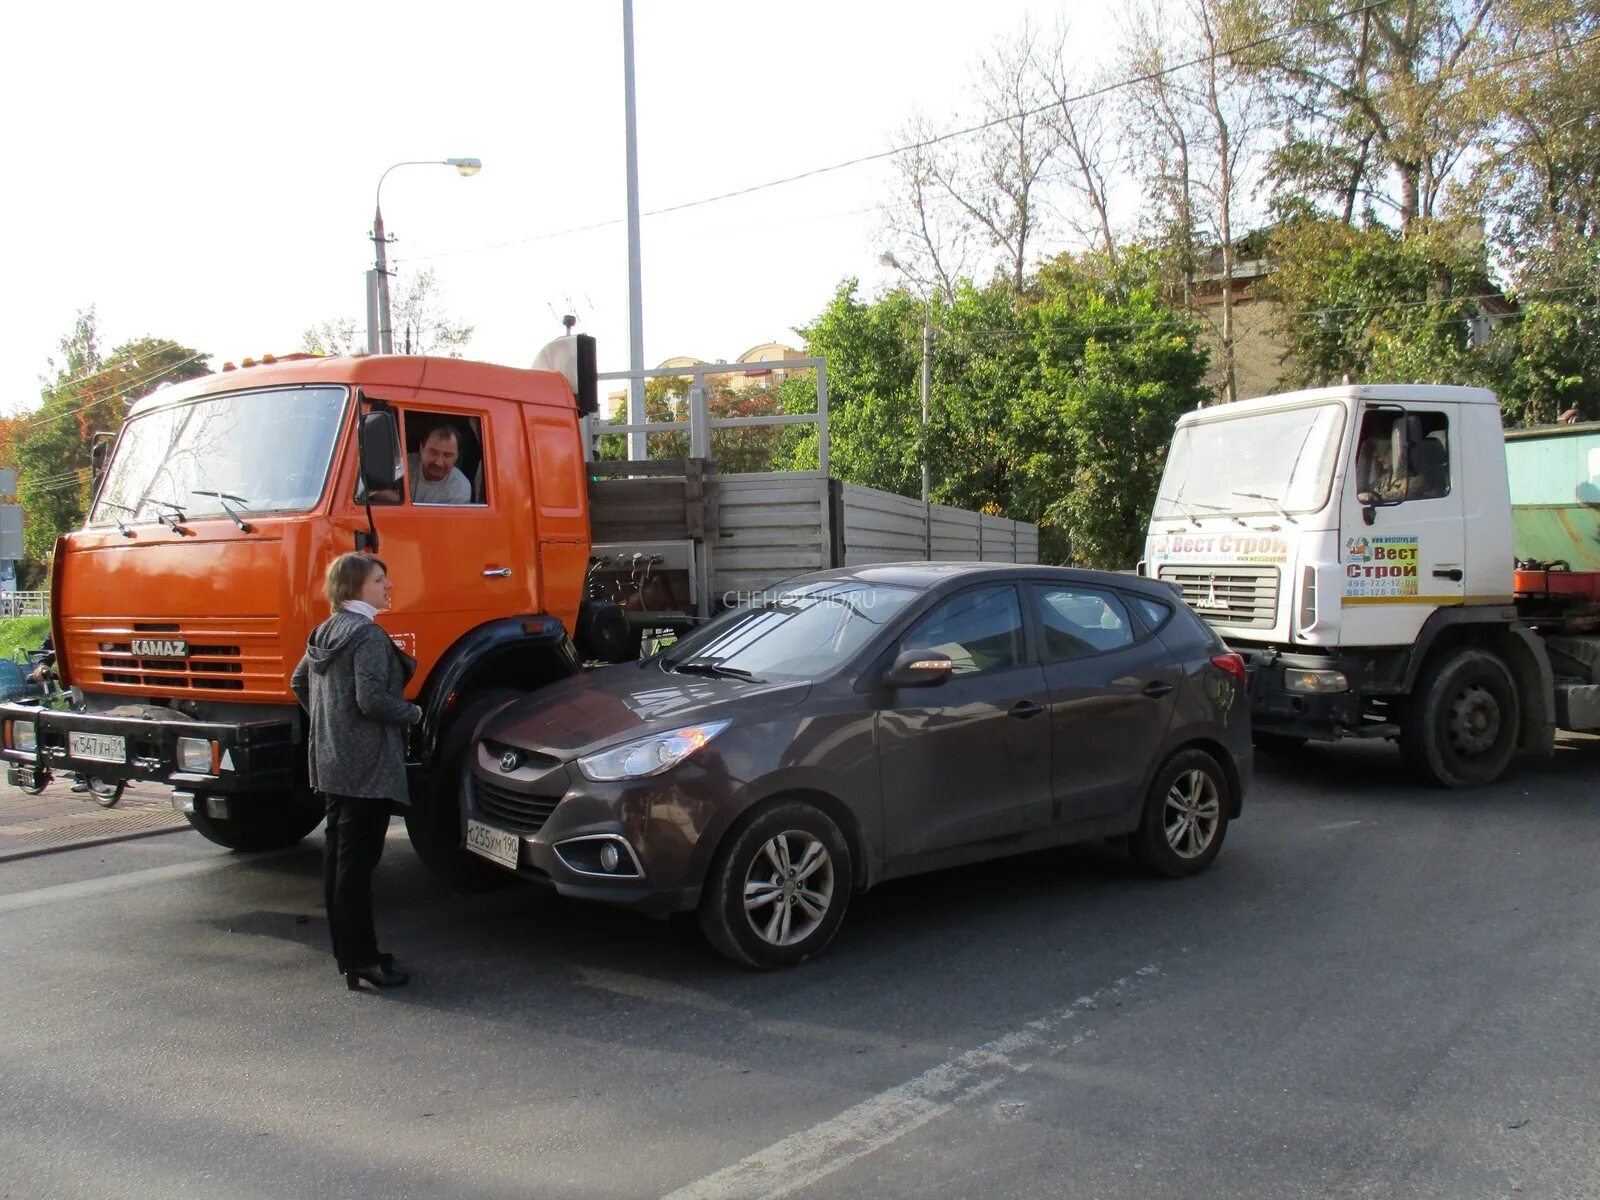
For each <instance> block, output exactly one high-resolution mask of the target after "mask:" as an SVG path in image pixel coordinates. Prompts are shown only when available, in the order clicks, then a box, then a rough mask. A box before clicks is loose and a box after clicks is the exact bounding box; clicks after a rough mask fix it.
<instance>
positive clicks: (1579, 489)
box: [1506, 425, 1600, 571]
mask: <svg viewBox="0 0 1600 1200" xmlns="http://www.w3.org/2000/svg"><path fill="white" fill-rule="evenodd" d="M1506 474H1507V477H1508V478H1509V480H1510V484H1511V518H1512V523H1513V527H1514V530H1515V538H1516V543H1515V544H1516V554H1517V558H1518V559H1519V560H1523V559H1537V560H1538V561H1540V562H1554V561H1556V560H1561V561H1564V562H1566V563H1567V564H1568V565H1570V566H1571V568H1572V569H1573V570H1574V571H1600V425H1554V426H1548V427H1544V428H1539V429H1512V430H1507V431H1506Z"/></svg>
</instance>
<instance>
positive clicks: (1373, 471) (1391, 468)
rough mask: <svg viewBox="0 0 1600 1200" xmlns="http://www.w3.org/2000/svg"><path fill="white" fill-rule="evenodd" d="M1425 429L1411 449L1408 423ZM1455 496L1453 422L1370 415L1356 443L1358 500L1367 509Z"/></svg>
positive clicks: (1435, 416) (1434, 415)
mask: <svg viewBox="0 0 1600 1200" xmlns="http://www.w3.org/2000/svg"><path fill="white" fill-rule="evenodd" d="M1407 416H1413V417H1416V418H1418V419H1419V421H1420V423H1421V433H1422V436H1421V438H1420V439H1419V440H1418V441H1417V442H1416V443H1415V444H1414V445H1412V446H1407V444H1406V438H1405V423H1404V418H1405V417H1407ZM1449 494H1450V436H1449V421H1448V419H1447V418H1446V417H1445V415H1444V413H1440V412H1417V413H1400V412H1395V411H1391V410H1387V409H1377V410H1373V411H1370V412H1368V413H1367V414H1366V416H1365V417H1363V418H1362V421H1361V436H1360V437H1359V438H1357V439H1356V498H1357V499H1358V500H1360V501H1361V503H1363V504H1403V503H1405V502H1406V501H1409V500H1438V499H1441V498H1443V497H1445V496H1448V495H1449Z"/></svg>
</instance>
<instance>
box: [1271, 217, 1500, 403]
mask: <svg viewBox="0 0 1600 1200" xmlns="http://www.w3.org/2000/svg"><path fill="white" fill-rule="evenodd" d="M1271 253H1272V257H1273V259H1274V261H1275V262H1276V264H1277V269H1276V270H1275V272H1274V274H1273V277H1272V281H1271V289H1270V290H1271V293H1272V295H1273V296H1274V298H1276V299H1277V300H1278V302H1279V303H1280V305H1281V306H1282V316H1281V323H1280V334H1281V337H1282V339H1283V343H1284V345H1285V347H1286V348H1287V351H1288V354H1287V361H1286V381H1287V382H1289V383H1291V384H1298V385H1316V384H1326V383H1336V382H1338V381H1339V380H1340V379H1341V378H1343V377H1345V376H1349V377H1350V378H1352V379H1358V380H1371V379H1381V380H1384V381H1386V382H1395V383H1477V384H1483V385H1488V386H1492V385H1493V384H1494V383H1495V382H1496V380H1495V375H1496V367H1495V357H1494V356H1493V355H1491V354H1490V353H1489V352H1487V351H1486V350H1485V348H1484V347H1483V346H1481V345H1474V344H1473V340H1472V330H1473V328H1474V323H1475V322H1480V321H1481V320H1482V316H1483V304H1484V298H1485V297H1486V296H1494V295H1498V289H1497V288H1495V286H1494V284H1493V282H1492V280H1491V279H1490V278H1489V272H1488V262H1487V252H1486V249H1485V247H1484V245H1483V243H1482V241H1481V240H1480V239H1479V238H1478V237H1477V236H1476V233H1475V231H1474V230H1473V228H1472V227H1471V226H1470V225H1466V226H1462V225H1456V226H1450V225H1444V224H1439V225H1436V226H1435V227H1433V228H1431V229H1427V230H1422V229H1420V228H1419V229H1414V230H1413V231H1412V232H1411V234H1410V235H1409V236H1406V235H1403V234H1401V233H1400V232H1399V231H1397V230H1393V229H1390V228H1388V227H1386V226H1383V225H1377V224H1373V225H1370V226H1368V227H1366V228H1358V227H1356V226H1352V225H1346V224H1345V223H1344V222H1343V221H1340V220H1336V219H1332V218H1317V217H1302V218H1298V219H1296V220H1292V221H1289V222H1286V223H1285V224H1283V225H1282V226H1280V227H1279V228H1278V229H1277V231H1276V232H1275V234H1274V237H1273V241H1272V251H1271Z"/></svg>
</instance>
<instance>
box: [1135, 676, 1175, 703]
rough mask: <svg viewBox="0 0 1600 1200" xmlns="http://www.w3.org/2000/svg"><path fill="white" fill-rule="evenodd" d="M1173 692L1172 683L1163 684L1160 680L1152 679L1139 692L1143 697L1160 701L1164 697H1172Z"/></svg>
mask: <svg viewBox="0 0 1600 1200" xmlns="http://www.w3.org/2000/svg"><path fill="white" fill-rule="evenodd" d="M1171 692H1172V685H1171V684H1170V683H1163V682H1162V681H1161V680H1159V679H1152V680H1151V681H1150V682H1149V683H1147V684H1145V685H1144V687H1143V688H1141V689H1140V690H1139V694H1140V695H1141V696H1148V697H1149V698H1150V699H1152V700H1159V699H1161V697H1163V696H1166V695H1170V694H1171Z"/></svg>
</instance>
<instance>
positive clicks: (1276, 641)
mask: <svg viewBox="0 0 1600 1200" xmlns="http://www.w3.org/2000/svg"><path fill="white" fill-rule="evenodd" d="M1515 540H1516V536H1515V532H1514V522H1513V508H1512V500H1511V496H1510V493H1509V485H1508V477H1507V468H1506V445H1505V439H1504V434H1503V431H1502V428H1501V423H1500V404H1499V401H1498V399H1497V398H1496V397H1495V395H1494V394H1493V393H1492V392H1489V391H1486V390H1484V389H1481V388H1468V387H1443V386H1412V385H1377V384H1363V385H1346V386H1341V387H1330V388H1319V389H1315V390H1310V391H1303V392H1291V393H1287V394H1284V395H1277V396H1267V397H1262V398H1260V399H1256V400H1246V401H1241V402H1238V403H1234V404H1227V405H1218V406H1215V407H1211V408H1206V409H1202V410H1199V411H1197V412H1192V413H1188V414H1185V415H1184V416H1183V417H1182V418H1181V419H1180V420H1179V422H1178V426H1177V430H1176V433H1175V435H1174V437H1173V442H1172V447H1171V450H1170V452H1169V455H1168V458H1167V464H1166V471H1165V474H1164V476H1163V479H1162V483H1161V488H1160V490H1159V493H1158V497H1157V499H1156V502H1155V507H1154V511H1153V513H1152V515H1151V520H1150V526H1149V531H1148V535H1147V538H1146V543H1145V557H1144V560H1143V562H1142V563H1141V564H1140V570H1141V572H1142V573H1144V574H1148V575H1152V576H1155V577H1157V578H1160V579H1164V580H1167V581H1169V582H1170V583H1172V584H1174V585H1175V586H1176V587H1177V588H1178V589H1180V590H1181V592H1182V594H1183V597H1184V599H1185V600H1186V601H1187V602H1188V603H1189V604H1190V605H1191V606H1192V607H1193V608H1194V609H1195V610H1196V612H1198V613H1199V614H1200V615H1201V616H1202V617H1204V618H1205V619H1206V620H1207V621H1208V622H1209V623H1210V624H1211V625H1212V626H1213V627H1214V628H1215V629H1216V630H1217V631H1218V633H1220V634H1221V635H1222V636H1223V638H1224V640H1226V641H1227V643H1228V645H1229V646H1230V648H1232V649H1234V650H1237V651H1239V652H1240V653H1241V654H1243V655H1244V656H1245V658H1246V661H1247V662H1248V663H1249V665H1250V668H1251V695H1252V719H1253V721H1254V728H1255V731H1256V735H1257V741H1258V744H1260V745H1263V746H1268V747H1272V748H1278V749H1283V748H1289V747H1292V746H1296V745H1298V744H1300V743H1301V742H1304V741H1305V740H1307V739H1312V738H1315V739H1320V740H1333V739H1338V738H1343V737H1378V738H1392V739H1395V740H1397V741H1399V742H1400V744H1401V748H1402V751H1403V752H1404V754H1405V756H1406V759H1407V761H1408V762H1409V763H1410V765H1411V766H1412V767H1413V768H1415V769H1416V770H1417V771H1418V772H1419V773H1420V774H1422V775H1424V776H1426V777H1427V778H1429V779H1431V780H1433V781H1435V782H1438V783H1442V784H1445V785H1448V786H1464V785H1468V784H1476V783H1482V782H1486V781H1487V780H1489V779H1492V778H1494V777H1496V776H1497V775H1499V774H1500V772H1501V771H1503V770H1504V769H1505V767H1506V765H1507V764H1508V762H1509V761H1510V759H1511V757H1512V756H1513V755H1514V754H1515V753H1516V751H1517V750H1518V749H1519V748H1520V749H1524V750H1532V751H1541V750H1542V751H1548V749H1549V748H1550V746H1551V745H1552V744H1553V738H1554V730H1555V727H1556V718H1557V716H1558V712H1557V709H1558V701H1561V703H1560V710H1561V713H1562V714H1565V713H1566V712H1567V711H1568V708H1569V707H1570V706H1568V705H1566V704H1565V702H1564V700H1563V698H1561V697H1558V696H1557V695H1556V690H1557V683H1556V677H1555V675H1553V673H1552V668H1551V658H1550V654H1549V653H1548V647H1547V644H1546V632H1547V631H1545V630H1536V628H1535V627H1534V626H1533V625H1531V624H1529V623H1527V622H1524V621H1523V620H1521V619H1520V618H1519V613H1518V609H1517V607H1516V605H1517V600H1518V594H1517V578H1518V576H1517V572H1516V568H1517V565H1518V564H1517V554H1516V547H1515ZM1568 624H1569V625H1570V621H1569V622H1568ZM1557 632H1562V633H1569V634H1570V633H1573V632H1575V630H1573V629H1572V628H1567V629H1564V630H1559V631H1557ZM1576 632H1584V631H1583V630H1577V631H1576ZM1567 649H1569V650H1570V649H1572V647H1571V646H1568V647H1567ZM1562 661H1563V662H1565V661H1566V660H1565V659H1563V660H1562ZM1566 682H1568V683H1570V684H1574V685H1577V686H1582V687H1592V685H1594V684H1596V683H1597V682H1600V680H1597V679H1594V678H1589V677H1587V676H1585V675H1575V676H1573V677H1571V678H1568V679H1567V680H1566ZM1592 694H1595V693H1586V694H1584V695H1582V696H1578V697H1576V699H1578V700H1580V701H1585V700H1586V699H1587V698H1588V696H1589V695H1592ZM1568 698H1570V697H1568ZM1583 707H1584V706H1583V704H1579V705H1578V706H1577V708H1575V709H1573V710H1572V711H1574V712H1578V711H1580V710H1583ZM1568 727H1572V726H1568ZM1579 727H1585V726H1579Z"/></svg>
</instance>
